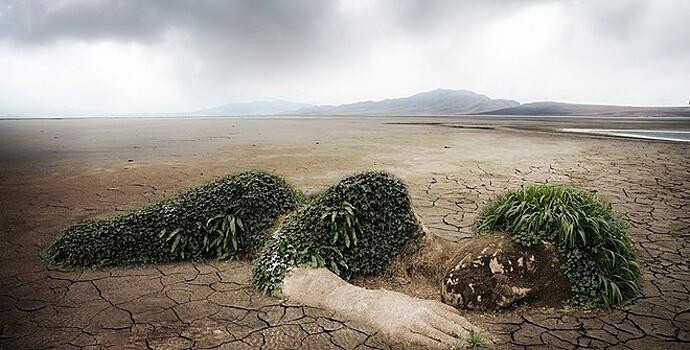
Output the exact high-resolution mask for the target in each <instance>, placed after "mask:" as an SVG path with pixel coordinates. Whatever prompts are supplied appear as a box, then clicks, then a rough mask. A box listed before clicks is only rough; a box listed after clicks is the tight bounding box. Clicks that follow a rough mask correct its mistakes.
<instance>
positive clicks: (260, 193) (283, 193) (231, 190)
mask: <svg viewBox="0 0 690 350" xmlns="http://www.w3.org/2000/svg"><path fill="white" fill-rule="evenodd" d="M294 206H295V201H294V198H293V190H292V188H291V187H290V186H289V185H288V184H287V183H286V182H285V181H284V180H282V179H281V178H279V177H276V176H274V175H271V174H268V173H265V172H260V171H250V172H244V173H239V174H234V175H229V176H226V177H223V178H220V179H217V180H214V181H211V182H208V183H205V184H202V185H200V186H197V187H194V188H191V189H188V190H186V191H183V192H181V193H179V194H178V195H176V196H175V197H171V198H169V199H166V200H163V201H161V202H158V203H156V204H152V205H149V206H145V207H142V208H139V209H136V210H134V211H132V212H130V213H127V214H124V215H119V216H115V217H110V218H105V219H98V220H93V221H86V222H81V223H77V224H74V225H72V226H69V227H67V228H65V229H64V230H63V231H62V232H61V233H60V235H58V236H57V237H56V238H55V239H54V240H53V241H52V242H51V243H50V245H49V246H48V249H47V251H46V259H47V261H48V263H50V264H51V265H54V266H58V267H63V268H74V267H105V266H114V265H129V264H150V263H161V262H169V261H174V260H179V259H199V258H204V257H219V258H228V257H232V256H237V255H243V254H244V255H248V254H252V253H253V252H256V251H257V250H258V248H260V247H261V246H262V245H263V242H264V241H265V239H266V237H267V235H268V233H267V229H268V228H269V227H271V226H272V225H273V224H274V222H275V220H276V217H277V216H278V215H280V214H282V213H286V212H288V211H290V210H292V209H293V208H294Z"/></svg>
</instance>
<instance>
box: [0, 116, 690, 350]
mask: <svg viewBox="0 0 690 350" xmlns="http://www.w3.org/2000/svg"><path fill="white" fill-rule="evenodd" d="M401 121H402V122H405V123H412V124H390V123H391V122H401ZM420 121H424V122H428V121H430V120H428V119H425V120H421V119H419V118H405V119H403V120H393V119H392V118H299V117H291V118H245V119H242V118H215V119H204V118H198V119H184V120H174V119H95V120H93V119H89V120H80V119H65V120H25V121H22V120H18V121H0V208H2V210H0V229H1V231H0V259H1V260H0V313H1V314H2V316H1V317H0V348H3V349H5V348H6V349H14V348H24V349H29V348H48V347H56V348H65V349H92V348H93V349H96V348H107V347H112V348H123V347H131V348H137V349H140V348H147V347H148V348H152V349H158V348H163V349H172V348H180V349H182V348H190V347H194V348H227V349H243V348H247V349H250V348H262V349H283V348H288V349H289V348H333V349H354V348H357V349H388V348H390V344H386V343H385V342H383V341H382V340H381V339H380V337H377V335H376V333H375V332H374V331H372V330H369V329H365V328H363V327H360V326H358V325H356V324H353V323H351V322H348V321H347V320H341V319H337V318H336V317H333V315H330V314H328V313H327V312H324V311H323V310H318V309H312V308H308V307H304V306H301V305H292V304H289V303H285V302H283V301H281V300H278V299H274V298H270V297H265V296H262V295H260V294H258V293H256V292H254V291H253V290H252V289H251V287H250V286H249V278H250V269H251V266H250V263H248V262H208V263H179V264H172V265H165V266H159V267H153V266H148V267H135V268H118V269H109V270H103V271H84V272H72V273H64V272H59V271H51V270H49V269H47V267H46V266H45V263H44V262H43V260H42V259H41V257H40V254H41V251H42V249H43V248H44V247H45V245H46V243H47V242H48V241H49V240H50V239H51V237H53V236H54V235H55V234H56V233H57V232H58V231H59V230H60V228H62V227H64V226H65V225H67V224H69V223H70V222H73V221H75V220H80V219H88V218H94V217H98V216H101V215H112V214H115V213H117V212H119V211H123V210H128V209H130V208H133V207H136V206H137V205H140V204H143V203H147V202H151V201H155V200H158V199H161V198H164V197H166V196H170V195H172V194H174V193H175V192H176V191H178V190H179V189H182V188H185V187H188V186H190V185H193V184H196V183H199V182H203V181H206V180H209V179H213V178H215V177H217V176H221V175H224V174H228V173H233V172H237V171H241V170H247V169H255V168H259V169H266V170H270V171H272V172H275V173H277V174H279V175H281V176H283V177H285V178H286V179H287V180H288V181H290V182H291V183H293V184H295V185H296V186H298V187H300V188H302V189H303V190H305V191H308V192H313V191H319V190H322V189H324V188H325V187H326V186H328V185H329V184H331V183H333V182H335V181H337V180H338V179H339V178H340V177H342V176H344V175H347V174H351V173H353V172H357V171H361V170H367V169H382V170H388V171H391V172H393V173H395V174H397V175H398V176H399V177H401V178H402V179H403V180H404V181H406V183H407V184H408V185H409V187H410V192H411V196H412V198H413V203H414V205H415V206H416V208H417V210H418V212H419V215H420V216H421V218H422V220H423V221H424V223H425V224H426V226H427V227H429V229H430V230H431V231H432V232H433V233H434V234H436V235H439V236H441V237H445V238H448V239H453V240H459V241H462V240H463V239H468V238H469V237H471V235H472V225H473V223H474V218H475V217H476V215H477V213H478V210H479V208H481V206H482V204H483V203H485V202H486V201H487V200H489V199H490V198H492V197H493V196H495V195H496V194H497V193H500V192H501V191H503V190H505V189H507V188H512V187H515V186H519V185H521V184H524V183H531V182H544V181H548V182H559V183H572V184H576V185H580V186H583V187H585V188H588V189H590V190H592V191H596V192H598V193H599V194H600V195H602V196H603V197H605V198H607V199H609V200H610V201H612V202H613V203H614V205H615V206H616V207H617V208H618V209H619V210H620V211H622V212H624V213H625V215H626V216H627V218H628V219H629V220H630V224H631V231H632V234H633V238H634V240H635V241H636V242H637V246H638V248H639V254H640V258H641V261H642V262H643V270H644V278H643V279H644V281H643V295H642V296H641V297H640V298H639V299H637V300H635V301H634V302H633V303H632V304H631V305H629V306H627V307H624V308H620V309H616V310H613V311H599V312H582V311H569V310H560V309H558V310H555V309H543V308H540V309H524V308H520V309H518V310H513V311H505V312H500V313H465V316H466V317H467V318H468V319H470V320H471V321H473V322H475V323H476V324H479V325H481V326H483V327H485V328H487V329H489V330H490V331H491V332H492V333H493V334H495V335H496V336H497V337H498V339H499V347H500V348H530V349H531V348H539V347H542V348H544V347H546V348H564V349H567V348H575V347H593V348H605V347H611V346H613V347H619V348H626V347H627V348H633V349H643V348H657V349H661V348H679V349H680V348H688V347H690V213H689V212H690V210H689V209H690V167H689V166H688V156H689V155H690V144H688V143H668V142H650V141H636V140H624V139H612V138H592V137H587V136H583V135H567V134H555V133H549V132H543V131H539V132H537V131H528V130H517V129H515V130H506V129H502V128H497V129H484V128H475V127H476V126H478V125H481V126H482V127H485V126H487V125H489V126H491V125H493V124H491V123H487V122H486V121H485V120H483V121H479V120H472V119H462V120H454V119H448V118H442V119H437V120H433V121H434V122H437V123H441V124H440V125H418V124H414V123H416V122H420ZM534 123H536V124H534V125H533V126H535V127H543V123H538V122H534ZM458 126H464V127H462V128H461V127H458ZM526 128H527V129H528V128H529V123H523V124H522V125H520V128H519V129H526Z"/></svg>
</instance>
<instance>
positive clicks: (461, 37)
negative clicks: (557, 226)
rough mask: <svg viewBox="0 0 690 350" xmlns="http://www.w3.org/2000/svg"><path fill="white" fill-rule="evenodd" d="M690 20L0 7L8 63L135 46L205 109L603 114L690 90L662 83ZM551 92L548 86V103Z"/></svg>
mask: <svg viewBox="0 0 690 350" xmlns="http://www.w3.org/2000/svg"><path fill="white" fill-rule="evenodd" d="M526 13H527V15H526ZM521 16H522V17H521ZM529 16H532V17H529ZM540 16H544V17H540ZM549 16H553V17H554V20H553V21H552V22H548V21H544V22H543V23H547V24H546V25H549V26H552V27H539V28H540V30H544V31H553V35H547V36H544V35H536V36H535V37H538V38H535V39H532V38H530V37H529V35H532V34H534V33H533V32H532V30H534V29H530V28H521V27H520V26H523V25H524V26H528V27H529V25H530V24H531V23H530V22H529V21H528V22H525V21H524V18H528V17H529V18H530V20H531V21H536V22H539V21H541V20H543V19H549V18H547V17H549ZM513 18H522V20H516V21H511V19H513ZM688 18H690V6H688V5H687V2H685V1H683V0H607V1H598V0H580V1H577V0H572V1H570V0H537V1H524V0H505V1H501V0H483V1H470V0H435V1H434V0H380V1H361V2H360V1H356V0H340V1H338V0H275V1H268V0H235V1H212V0H209V1H202V0H198V1H191V0H147V1H139V0H0V50H4V52H5V53H6V54H7V53H10V54H11V53H12V52H15V51H13V50H18V51H16V52H20V51H21V52H25V53H26V52H29V53H31V52H35V53H36V55H41V52H49V51H50V50H51V48H56V47H57V48H60V47H70V46H69V45H71V44H74V43H81V44H84V45H86V47H90V46H92V45H98V44H100V43H115V44H116V45H120V46H118V47H126V46H127V45H130V44H133V45H135V46H137V47H141V48H144V49H143V50H145V55H146V56H145V57H143V58H141V59H142V60H145V59H148V58H150V59H152V60H153V59H154V58H155V59H158V60H159V61H160V60H167V61H169V62H170V67H172V68H170V69H171V73H170V74H172V78H170V79H167V80H166V84H168V83H169V81H170V80H175V81H177V84H178V86H177V88H178V89H179V90H181V91H183V94H185V95H189V96H199V97H198V98H199V101H202V100H203V101H208V100H209V99H208V98H206V99H204V98H203V96H204V95H208V94H214V93H215V94H216V95H217V96H218V99H220V98H222V95H224V96H228V95H230V94H238V96H243V97H242V98H247V99H251V96H252V95H251V94H250V93H248V92H247V91H250V88H252V87H253V88H255V90H257V91H259V90H264V91H265V94H266V95H269V94H271V93H274V94H276V95H277V96H275V97H279V98H288V99H289V98H291V96H297V97H296V98H297V99H301V97H300V96H310V97H316V98H317V99H321V100H320V101H311V100H309V101H305V102H324V103H328V102H329V101H328V96H332V97H335V98H336V99H337V101H333V102H346V101H348V100H350V99H359V98H375V97H389V96H395V95H396V94H401V93H413V92H416V91H418V90H422V89H426V88H436V87H446V88H466V89H477V90H479V91H478V92H482V93H488V94H492V93H493V94H503V93H506V92H509V93H511V94H513V93H519V94H521V95H517V96H516V95H499V96H497V97H506V98H516V99H523V100H524V99H539V98H541V99H549V98H564V99H568V98H570V99H573V100H578V101H581V100H582V99H583V98H592V96H595V95H594V94H595V92H588V90H587V89H588V87H589V86H593V85H596V86H598V87H599V90H598V92H596V93H599V95H596V96H600V97H601V98H600V100H597V101H596V102H611V103H615V102H617V101H618V100H620V101H621V103H625V101H626V94H627V95H630V94H633V93H634V94H636V96H645V95H649V94H648V93H647V92H646V90H645V89H651V88H652V86H654V87H655V88H656V89H657V90H660V89H668V88H670V87H671V88H673V89H676V90H682V89H684V88H685V89H687V88H688V83H682V82H683V81H690V76H688V74H690V73H675V74H676V76H675V77H674V78H673V79H664V75H667V74H671V73H669V72H687V71H689V70H690V69H689V68H690V67H688V66H689V64H688V63H687V62H690V21H688V20H687V19H688ZM543 23H542V24H543ZM510 26H513V27H510ZM536 34H540V33H536ZM538 40H548V42H546V41H545V42H538ZM516 42H519V43H520V44H519V45H518V44H515V43H516ZM523 44H524V45H527V48H523ZM123 45H124V46H123ZM65 50H67V49H65ZM70 50H71V49H70ZM113 50H116V49H113ZM492 50H499V51H500V53H496V52H494V51H492ZM528 50H543V52H542V51H539V52H534V54H533V55H531V54H530V52H529V51H528ZM154 56H155V57H154ZM70 57H72V56H70ZM151 57H154V58H151ZM130 58H131V57H130ZM520 58H521V59H522V60H523V61H518V59H520ZM36 59H38V58H37V57H36ZM65 59H67V58H65ZM76 59H81V58H79V57H76ZM85 59H86V58H85ZM46 60H47V61H46V62H49V59H47V58H46ZM15 61H18V60H15ZM42 62H44V61H42ZM115 62H117V61H115ZM119 69H126V68H124V67H121V68H119ZM520 69H522V71H521V70H520ZM10 71H11V69H10ZM497 72H498V73H497ZM602 72H606V73H611V75H612V76H614V77H626V76H629V75H630V74H631V72H640V76H641V77H644V78H645V79H651V80H653V81H652V82H650V83H646V84H640V87H639V88H637V89H638V91H637V92H635V91H633V88H631V87H630V86H631V85H632V82H633V81H632V80H630V79H628V78H625V79H628V80H620V81H619V80H616V79H610V78H606V77H602V76H601V73H602ZM62 73H63V74H62V76H67V77H70V76H71V75H72V74H79V72H77V71H75V72H72V71H70V72H66V71H65V72H62ZM160 74H163V73H160ZM555 76H558V77H562V79H560V80H559V79H558V78H554V77H555ZM525 77H531V78H530V81H529V82H528V83H529V84H526V83H525ZM685 77H686V78H687V79H685ZM497 79H501V81H497ZM568 79H575V80H572V81H568ZM671 80H673V84H671V83H667V82H668V81H671ZM542 81H543V82H544V85H548V84H550V85H548V86H549V88H548V89H546V88H545V89H544V90H542V91H540V90H538V89H539V86H540V83H541V82H542ZM106 83H107V82H105V83H104V84H106ZM547 83H548V84H547ZM652 83H655V84H656V85H654V84H652ZM8 84H9V83H5V85H2V86H0V87H3V86H4V87H7V88H11V86H9V85H8ZM94 84H95V83H94ZM161 84H163V83H161ZM530 84H531V85H530ZM150 85H151V86H153V85H155V84H150ZM643 85H644V86H643ZM578 86H579V88H578ZM482 89H484V90H482ZM578 89H579V90H578ZM554 91H560V94H558V95H557V96H550V95H549V94H551V93H553V92H554ZM358 92H359V94H358ZM365 93H367V94H368V93H373V94H375V96H370V97H367V96H364V95H365ZM657 95H658V94H657ZM323 96H326V97H323ZM569 96H570V97H569ZM596 96H595V97H596ZM261 98H265V96H262V97H261ZM684 99H685V98H684ZM7 100H10V98H9V97H8V98H7ZM593 100H595V99H593ZM637 100H639V99H637V98H636V99H635V101H637ZM219 102H220V101H219ZM199 103H207V102H199ZM647 103H654V102H653V101H651V100H650V101H649V102H647Z"/></svg>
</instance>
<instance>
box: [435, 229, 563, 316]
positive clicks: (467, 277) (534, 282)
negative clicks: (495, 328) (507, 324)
mask: <svg viewBox="0 0 690 350" xmlns="http://www.w3.org/2000/svg"><path fill="white" fill-rule="evenodd" d="M453 266H454V267H453V268H451V269H450V270H449V271H448V272H447V273H446V276H445V278H444V279H443V283H442V289H441V290H442V297H443V301H444V302H445V303H446V304H449V305H452V306H455V307H457V308H462V309H477V310H487V309H499V308H505V307H507V306H510V305H512V304H514V303H515V302H517V301H520V300H526V299H527V298H530V299H532V300H534V301H535V302H536V303H537V304H540V303H541V304H550V305H553V304H554V302H556V303H558V302H560V301H562V300H564V299H565V298H566V297H567V293H568V290H569V289H570V288H569V284H568V282H567V280H566V279H565V277H564V276H563V274H562V272H561V271H560V267H559V262H558V251H557V249H556V247H555V246H554V245H553V244H550V243H548V242H541V243H539V244H536V245H533V246H531V247H523V246H520V245H517V244H515V243H513V241H512V240H511V237H510V236H509V235H507V234H500V235H493V236H490V237H486V238H479V239H475V240H473V241H471V242H469V243H467V244H466V245H464V246H462V248H460V250H459V251H458V252H457V254H456V258H455V260H454V262H453Z"/></svg>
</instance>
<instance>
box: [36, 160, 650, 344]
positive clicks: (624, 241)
mask: <svg viewBox="0 0 690 350" xmlns="http://www.w3.org/2000/svg"><path fill="white" fill-rule="evenodd" d="M286 214H287V217H285V215H286ZM282 218H284V219H283V220H282V223H280V221H281V219H282ZM279 224H280V225H279ZM276 228H277V229H276ZM274 230H275V231H274ZM272 231H273V232H272ZM424 232H425V231H424V230H423V227H422V225H421V223H420V222H419V221H418V219H417V217H416V216H415V214H414V212H413V210H412V206H411V203H410V197H409V195H408V191H407V187H406V186H405V184H404V183H403V182H402V181H400V180H399V179H397V178H396V177H395V176H393V175H391V174H388V173H385V172H366V173H361V174H356V175H352V176H348V177H345V178H343V179H342V180H341V181H340V182H338V183H337V184H335V185H333V186H331V187H330V188H328V189H327V190H326V191H324V192H323V193H321V194H320V195H318V196H316V197H315V198H313V199H312V200H310V201H308V200H306V196H304V195H303V194H302V193H301V192H299V191H297V190H295V189H293V188H292V187H291V186H290V185H289V184H287V182H285V181H284V180H282V179H280V178H279V177H276V176H274V175H271V174H268V173H265V172H260V171H250V172H244V173H239V174H234V175H230V176H227V177H223V178H220V179H218V180H215V181H211V182H209V183H206V184H202V185H200V186H198V187H194V188H191V189H189V190H186V191H183V192H181V193H179V194H178V195H176V196H174V197H171V198H169V199H166V200H163V201H161V202H158V203H155V204H152V205H149V206H145V207H142V208H139V209H136V210H134V211H132V212H129V213H127V214H124V215H120V216H115V217H110V218H104V219H98V220H93V221H87V222H82V223H77V224H74V225H72V226H69V227H67V228H66V229H64V230H63V231H62V232H61V233H60V234H59V235H58V236H57V237H56V238H55V239H54V240H53V241H52V242H51V244H50V245H49V246H48V248H47V250H46V259H47V261H48V262H49V263H50V264H52V265H54V266H58V267H62V268H83V267H86V268H91V267H96V268H100V267H107V266H115V265H131V264H152V263H166V262H172V261H177V260H184V259H194V260H199V259H207V258H220V259H228V258H254V259H255V260H254V269H253V281H254V284H255V286H256V287H258V288H259V289H261V290H262V291H264V292H267V293H273V294H276V295H279V294H280V293H281V288H285V287H288V289H289V290H284V291H283V292H285V293H284V295H285V294H288V295H289V296H291V297H295V298H297V299H299V300H302V296H304V295H306V294H308V293H307V292H306V291H304V292H299V291H297V292H295V291H296V288H295V286H296V285H299V286H301V287H304V286H307V285H309V286H312V284H313V278H321V279H328V280H330V281H331V282H329V283H325V284H324V286H326V287H323V286H322V287H318V286H316V287H314V286H312V287H313V288H334V289H335V288H339V289H340V290H343V291H347V292H352V293H355V294H357V293H359V294H360V295H364V294H367V293H369V292H367V291H365V290H361V289H357V290H355V289H352V288H357V287H353V286H349V285H347V284H346V283H345V282H342V283H345V285H343V284H341V283H340V282H338V281H340V279H338V278H337V277H333V278H332V277H329V275H324V274H315V273H311V272H308V271H305V270H304V268H302V267H300V266H301V265H311V267H315V268H320V267H323V268H326V269H328V270H330V271H331V272H333V273H334V274H336V275H339V276H341V277H343V278H346V279H347V278H350V277H356V276H370V275H376V274H381V273H384V272H386V271H387V270H388V269H389V268H390V266H391V263H392V262H393V261H394V259H396V257H398V256H400V253H401V252H402V251H405V252H407V253H410V252H413V251H414V250H415V249H417V248H419V247H423V246H424V244H425V242H426V239H425V234H424ZM494 232H508V233H509V234H511V235H512V240H513V242H514V244H515V245H516V246H531V245H536V244H541V243H542V242H544V241H550V242H552V243H553V244H555V245H556V246H557V248H558V252H559V253H560V254H559V258H557V260H560V268H561V270H562V272H563V274H564V275H565V276H566V277H567V278H568V280H569V281H570V286H571V288H570V289H571V298H570V300H569V302H570V303H571V304H574V305H578V306H585V307H601V306H604V307H612V306H615V305H620V304H622V303H625V302H626V301H628V300H630V299H631V298H633V297H635V296H636V295H637V293H638V291H639V287H638V280H639V277H640V269H639V266H638V265H637V263H636V262H635V254H634V249H633V245H632V242H631V241H630V238H629V236H628V232H627V228H626V226H625V224H624V221H623V220H622V218H621V216H620V215H619V214H617V213H616V212H615V211H614V210H613V209H612V207H611V205H610V204H608V203H606V202H604V201H603V200H601V199H599V198H598V197H596V196H594V195H591V194H590V193H588V192H585V191H582V190H579V189H577V188H573V187H568V186H551V185H538V186H527V187H523V188H520V189H516V190H513V191H511V192H508V193H506V194H503V195H501V196H499V197H498V198H496V200H494V201H493V202H492V203H489V205H488V206H487V207H486V208H485V209H484V210H483V212H482V214H481V215H480V217H479V218H478V220H477V233H478V235H479V236H483V235H488V234H491V233H494ZM478 239H481V238H478ZM451 247H453V248H452V249H458V247H460V245H455V246H453V245H451ZM457 251H461V250H460V249H458V250H457ZM450 254H451V255H452V252H451V253H450ZM437 268H438V267H437ZM443 268H448V266H443ZM492 270H493V268H492ZM295 271H301V272H299V273H295ZM294 275H298V277H291V278H292V280H291V281H290V282H289V283H288V282H286V278H290V276H294ZM310 283H312V284H310ZM436 283H438V282H436ZM328 286H330V287H328ZM348 288H349V289H348ZM297 289H299V288H297ZM326 292H328V291H323V290H322V291H321V294H324V293H326ZM300 293H301V294H303V295H300ZM372 293H373V292H372ZM326 294H328V293H326ZM346 294H347V293H346ZM329 295H331V296H332V294H329ZM391 295H392V294H391ZM378 297H379V296H370V298H372V300H374V299H376V298H378ZM389 297H390V295H389ZM396 298H397V299H396ZM404 298H405V296H402V295H394V296H393V297H392V299H393V300H395V301H396V302H397V303H398V305H402V304H409V305H413V304H414V305H417V304H415V302H414V301H412V300H408V299H404ZM341 299H342V297H341ZM410 299H412V298H410ZM305 300H307V301H309V299H305ZM345 300H348V302H349V301H351V299H345ZM377 300H378V299H377ZM374 304H375V303H374ZM372 305H373V304H372ZM319 306H322V307H331V306H332V307H334V308H340V309H341V311H342V312H343V313H344V314H347V315H348V316H351V315H352V316H353V317H356V316H357V312H355V311H353V310H352V309H351V308H350V309H342V307H341V306H340V305H335V304H333V303H330V304H329V302H328V301H325V302H324V304H319ZM456 306H457V305H456ZM420 307H421V308H424V307H431V308H433V310H434V312H431V314H434V315H444V316H443V317H445V318H454V317H456V316H455V315H454V314H453V313H452V312H450V311H448V310H446V309H443V308H438V306H435V305H434V306H430V305H427V304H423V305H420ZM380 311H381V313H385V312H386V308H385V307H380ZM348 312H349V313H348ZM458 317H459V315H458ZM462 320H464V319H462V317H460V318H459V319H458V320H457V322H456V323H453V324H454V325H457V324H463V325H465V323H463V321H462ZM365 321H366V320H365ZM372 322H378V321H372ZM410 322H416V320H410ZM384 323H385V322H384ZM463 327H466V329H465V333H466V331H467V330H468V329H469V328H471V327H472V326H471V325H469V323H467V324H466V325H465V326H463ZM396 331H397V330H396ZM436 331H438V329H436V330H434V332H436ZM391 332H393V331H391ZM430 332H431V331H430ZM447 332H448V333H450V334H451V335H453V336H455V335H459V334H465V333H462V332H461V333H457V334H455V333H453V332H454V331H453V330H452V329H449V330H447ZM391 334H393V333H391ZM444 334H445V333H444ZM436 338H439V337H436ZM418 340H419V339H418ZM427 340H428V339H427ZM417 343H419V344H425V343H424V341H423V340H420V341H418V342H417Z"/></svg>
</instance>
